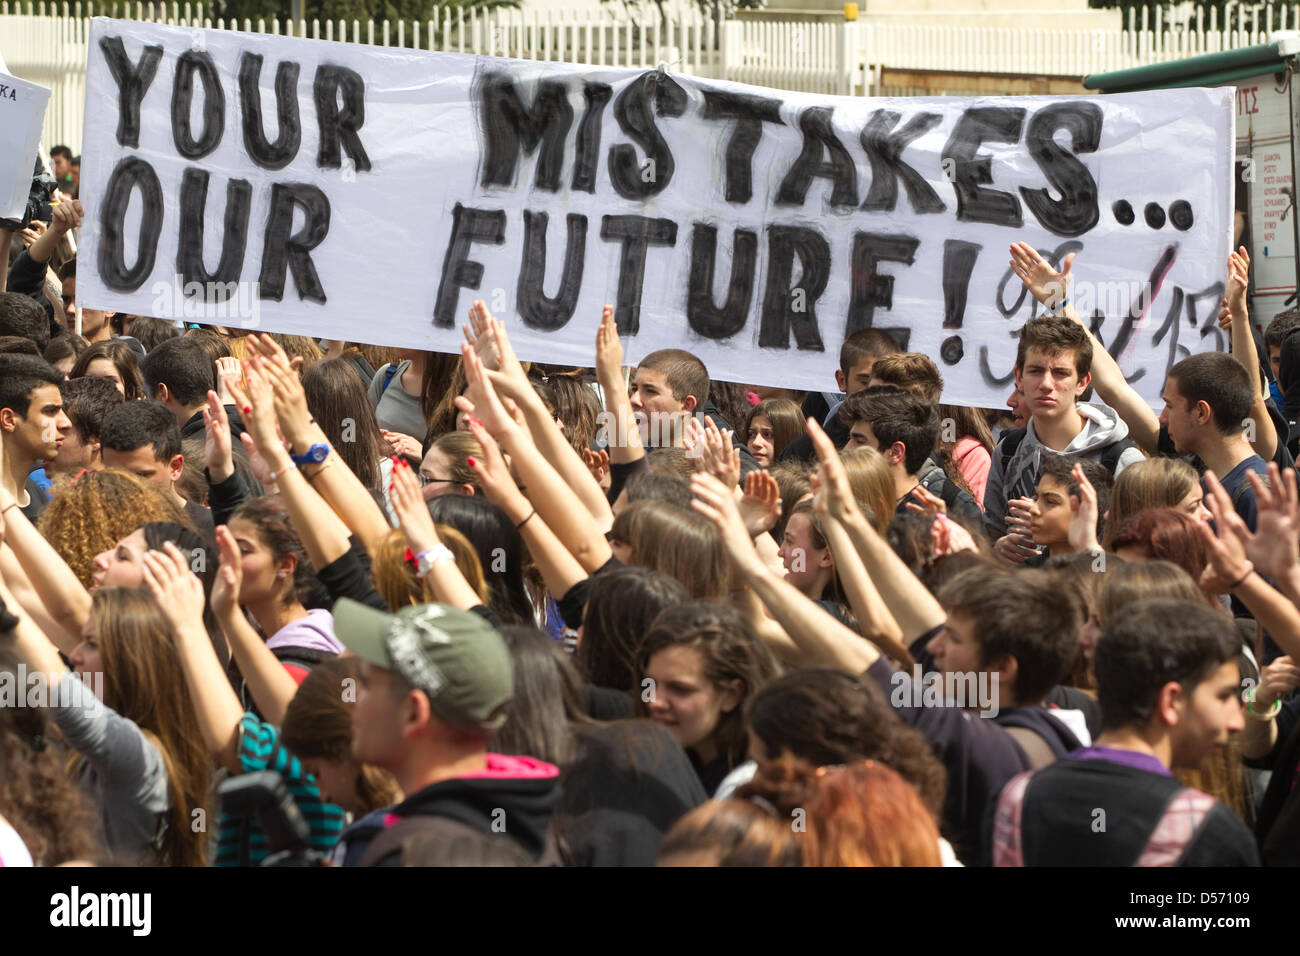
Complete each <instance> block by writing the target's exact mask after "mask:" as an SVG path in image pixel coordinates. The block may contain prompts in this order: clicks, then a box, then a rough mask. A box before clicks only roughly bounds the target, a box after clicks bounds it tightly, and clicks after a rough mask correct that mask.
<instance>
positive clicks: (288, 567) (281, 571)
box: [275, 554, 298, 581]
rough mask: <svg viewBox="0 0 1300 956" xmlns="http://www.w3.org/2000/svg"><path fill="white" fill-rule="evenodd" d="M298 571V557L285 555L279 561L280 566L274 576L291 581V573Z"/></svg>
mask: <svg viewBox="0 0 1300 956" xmlns="http://www.w3.org/2000/svg"><path fill="white" fill-rule="evenodd" d="M297 570H298V556H297V555H296V554H286V555H285V556H284V557H283V558H281V559H280V566H279V567H278V568H277V569H276V572H275V576H276V577H277V578H281V579H283V580H286V581H292V580H293V573H294V572H295V571H297Z"/></svg>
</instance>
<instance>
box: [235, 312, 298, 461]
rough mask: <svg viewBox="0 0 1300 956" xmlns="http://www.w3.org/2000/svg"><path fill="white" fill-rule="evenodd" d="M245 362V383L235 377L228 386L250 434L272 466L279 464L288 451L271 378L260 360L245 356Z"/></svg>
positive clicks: (255, 444)
mask: <svg viewBox="0 0 1300 956" xmlns="http://www.w3.org/2000/svg"><path fill="white" fill-rule="evenodd" d="M249 338H250V339H252V338H253V336H251V335H250V336H249ZM243 364H244V383H243V385H242V386H241V385H238V384H236V383H235V381H234V380H233V379H226V386H227V387H228V388H229V389H230V391H231V394H232V395H233V396H234V398H235V403H236V404H237V405H239V407H240V411H242V412H243V418H244V424H245V425H246V426H248V431H247V432H246V435H247V436H248V437H250V438H251V439H252V441H253V445H254V447H255V448H256V449H257V451H258V452H259V453H260V454H261V456H262V458H263V459H264V460H265V461H266V462H267V464H268V465H269V466H271V467H273V468H274V467H279V460H280V456H281V455H283V454H284V439H283V438H282V437H281V436H280V433H279V427H278V423H277V422H276V417H275V395H274V392H273V390H272V386H271V381H270V379H269V378H268V377H267V376H266V374H264V372H263V370H262V368H261V365H260V363H256V362H255V360H253V359H244V363H243ZM277 452H278V453H279V454H277Z"/></svg>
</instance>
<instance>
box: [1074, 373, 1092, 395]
mask: <svg viewBox="0 0 1300 956" xmlns="http://www.w3.org/2000/svg"><path fill="white" fill-rule="evenodd" d="M1091 384H1092V373H1091V372H1089V373H1088V374H1087V375H1084V376H1083V377H1082V378H1080V379H1079V384H1078V385H1076V386H1075V387H1074V397H1075V398H1078V397H1079V396H1080V395H1082V394H1083V393H1084V392H1086V391H1087V390H1088V386H1089V385H1091Z"/></svg>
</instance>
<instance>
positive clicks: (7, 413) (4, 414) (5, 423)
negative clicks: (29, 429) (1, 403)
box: [0, 408, 22, 432]
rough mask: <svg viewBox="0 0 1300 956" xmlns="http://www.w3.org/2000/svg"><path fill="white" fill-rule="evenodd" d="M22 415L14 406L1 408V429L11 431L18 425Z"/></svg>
mask: <svg viewBox="0 0 1300 956" xmlns="http://www.w3.org/2000/svg"><path fill="white" fill-rule="evenodd" d="M21 417H22V416H21V415H19V414H18V413H17V412H15V411H14V410H13V409H12V408H0V429H3V430H4V431H7V432H11V431H13V430H14V429H15V428H17V427H18V419H20V418H21Z"/></svg>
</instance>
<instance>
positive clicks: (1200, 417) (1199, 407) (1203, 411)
mask: <svg viewBox="0 0 1300 956" xmlns="http://www.w3.org/2000/svg"><path fill="white" fill-rule="evenodd" d="M1192 413H1193V414H1194V415H1195V416H1196V424H1198V425H1206V424H1209V422H1210V421H1211V420H1212V419H1213V418H1214V409H1212V408H1210V403H1209V402H1207V401H1205V400H1204V399H1201V400H1200V401H1199V402H1197V403H1196V406H1195V407H1194V408H1193V409H1192Z"/></svg>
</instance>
